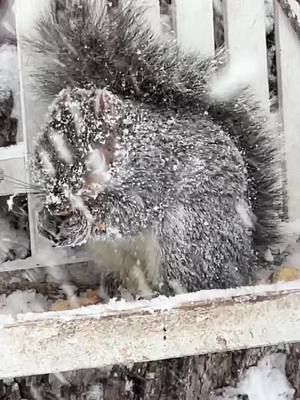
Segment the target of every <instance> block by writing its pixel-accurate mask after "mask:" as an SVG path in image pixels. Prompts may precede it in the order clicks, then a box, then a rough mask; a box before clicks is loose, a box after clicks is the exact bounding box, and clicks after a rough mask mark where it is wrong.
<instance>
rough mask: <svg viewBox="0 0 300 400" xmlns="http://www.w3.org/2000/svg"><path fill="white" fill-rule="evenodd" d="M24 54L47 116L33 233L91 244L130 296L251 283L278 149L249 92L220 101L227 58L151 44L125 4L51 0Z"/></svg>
mask: <svg viewBox="0 0 300 400" xmlns="http://www.w3.org/2000/svg"><path fill="white" fill-rule="evenodd" d="M24 43H25V44H26V45H27V48H28V49H29V51H30V52H33V53H34V54H35V55H36V57H35V60H36V65H35V67H34V70H33V73H32V77H33V79H34V82H35V88H36V89H37V92H38V94H39V95H41V96H42V97H43V98H46V99H47V101H48V102H49V103H50V102H51V105H50V107H49V113H48V116H47V118H46V121H45V124H44V126H43V127H42V128H41V132H40V133H39V135H38V138H37V143H36V147H35V155H34V172H35V175H36V177H37V182H38V183H39V185H40V186H42V187H43V189H44V190H46V193H47V195H46V198H45V202H44V204H43V206H42V208H41V210H40V212H39V230H40V233H41V234H42V235H43V236H45V237H46V238H48V239H49V240H50V241H51V242H52V243H54V244H55V245H57V246H78V245H81V244H82V243H85V242H88V243H89V249H90V251H91V253H92V254H93V256H94V257H95V260H97V262H98V263H99V265H100V266H101V267H103V268H106V270H107V272H113V273H115V274H116V275H118V276H120V277H121V279H122V282H123V283H124V285H125V286H127V288H129V290H130V291H131V292H133V293H134V294H135V295H136V294H140V295H141V296H148V295H150V296H151V293H153V292H159V293H166V294H173V293H177V292H178V291H179V290H184V291H196V290H200V289H207V288H228V287H236V286H240V285H246V284H249V283H251V281H252V279H253V276H254V274H255V271H256V269H257V267H259V266H260V265H262V263H263V262H264V261H263V259H262V254H263V253H264V251H265V250H266V249H267V248H268V247H269V246H272V245H273V244H275V243H276V242H278V240H280V232H279V228H278V226H279V222H280V218H279V216H280V212H281V200H282V199H281V188H280V185H279V183H278V182H279V179H278V168H277V167H278V159H277V149H276V144H275V142H274V140H273V137H272V135H271V132H270V127H269V125H268V120H267V118H266V116H265V115H264V111H263V109H262V108H261V107H260V105H259V104H258V103H256V102H255V100H254V99H253V97H252V95H251V94H250V92H249V91H248V90H243V91H242V90H241V91H239V93H238V94H237V95H236V96H234V97H232V96H231V97H229V98H228V99H225V100H224V99H223V100H221V101H217V99H215V98H214V97H213V96H211V90H210V82H211V79H212V78H213V77H214V76H215V75H216V74H217V73H218V72H219V71H222V69H223V68H224V64H225V60H226V54H225V53H224V51H221V52H219V53H218V54H216V55H215V56H214V57H211V58H205V59H204V58H201V56H199V55H193V54H184V53H183V52H182V51H181V50H180V49H179V48H177V47H176V46H175V45H174V46H172V45H170V44H164V43H162V42H161V41H159V40H157V39H156V38H155V37H154V36H153V34H152V32H151V29H150V28H147V26H146V24H145V21H144V19H143V10H142V9H138V8H137V7H134V6H133V5H132V4H131V5H130V4H129V5H127V6H125V7H123V9H120V8H110V7H109V6H107V5H106V2H105V1H104V0H100V1H98V2H96V1H93V0H88V1H87V0H68V1H64V0H52V1H51V13H45V14H43V15H41V17H40V18H39V20H38V21H37V22H36V25H35V34H34V35H33V36H32V37H31V38H28V37H27V38H25V40H24Z"/></svg>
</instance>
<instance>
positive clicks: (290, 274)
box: [271, 267, 300, 283]
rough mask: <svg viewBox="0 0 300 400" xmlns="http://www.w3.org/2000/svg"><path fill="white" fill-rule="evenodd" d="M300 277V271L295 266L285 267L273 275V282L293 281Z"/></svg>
mask: <svg viewBox="0 0 300 400" xmlns="http://www.w3.org/2000/svg"><path fill="white" fill-rule="evenodd" d="M297 279H300V271H299V269H297V268H295V267H283V268H281V269H280V270H279V271H276V272H274V273H273V274H272V275H271V282H272V283H278V282H291V281H295V280H297Z"/></svg>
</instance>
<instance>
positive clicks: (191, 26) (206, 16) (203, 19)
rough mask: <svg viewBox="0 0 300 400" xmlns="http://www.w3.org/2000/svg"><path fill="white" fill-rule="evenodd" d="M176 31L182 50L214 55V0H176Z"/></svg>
mask: <svg viewBox="0 0 300 400" xmlns="http://www.w3.org/2000/svg"><path fill="white" fill-rule="evenodd" d="M174 7H175V10H174V13H175V18H174V20H175V29H176V33H177V40H178V43H179V45H180V46H181V48H182V49H183V50H185V51H187V52H193V53H199V54H201V55H203V56H211V55H213V54H214V51H215V46H214V27H213V6H212V0H176V1H175V4H174Z"/></svg>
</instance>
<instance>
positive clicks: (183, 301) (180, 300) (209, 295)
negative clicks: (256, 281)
mask: <svg viewBox="0 0 300 400" xmlns="http://www.w3.org/2000/svg"><path fill="white" fill-rule="evenodd" d="M294 291H300V280H296V281H293V282H288V283H284V282H282V283H277V284H272V285H271V284H270V285H258V286H245V287H241V288H235V289H224V290H223V289H211V290H202V291H199V292H194V293H184V294H179V295H176V296H174V297H165V296H159V297H156V298H154V299H152V300H139V301H133V302H126V301H125V300H121V301H117V300H115V299H112V300H111V301H110V302H109V303H108V304H98V305H93V306H87V307H82V308H78V309H73V310H66V311H60V312H43V313H26V314H18V315H16V316H13V315H0V328H1V325H2V326H3V325H6V324H12V323H18V322H26V321H39V320H65V321H67V320H73V319H80V318H84V317H91V318H102V317H106V316H110V315H115V314H121V313H130V312H135V313H138V312H148V313H152V312H155V311H162V312H164V311H171V310H172V309H176V308H178V307H182V306H184V305H188V304H189V305H191V306H192V305H193V304H195V303H206V304H207V303H216V302H226V301H228V300H233V301H236V302H243V300H245V301H247V300H248V301H249V300H250V299H251V298H252V299H255V298H257V297H260V296H264V297H267V296H268V295H271V294H272V295H274V294H278V295H280V294H288V293H292V292H294Z"/></svg>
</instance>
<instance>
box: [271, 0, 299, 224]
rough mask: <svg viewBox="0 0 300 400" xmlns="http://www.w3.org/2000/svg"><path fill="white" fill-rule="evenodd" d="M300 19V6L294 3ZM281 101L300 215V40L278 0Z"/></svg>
mask: <svg viewBox="0 0 300 400" xmlns="http://www.w3.org/2000/svg"><path fill="white" fill-rule="evenodd" d="M293 9H294V10H295V12H297V13H298V16H299V18H300V6H299V4H297V3H296V1H294V2H293ZM275 29H276V31H275V32H276V50H277V76H278V100H279V106H280V111H281V115H282V125H283V136H284V137H283V142H284V145H285V146H284V152H285V160H286V184H287V196H288V213H289V217H290V219H291V220H294V219H297V218H300V42H299V39H298V37H297V35H296V33H295V32H294V30H293V28H292V26H291V24H290V22H289V20H288V18H287V17H286V16H285V14H284V12H283V10H282V9H281V7H280V5H279V4H278V2H277V1H275Z"/></svg>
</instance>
